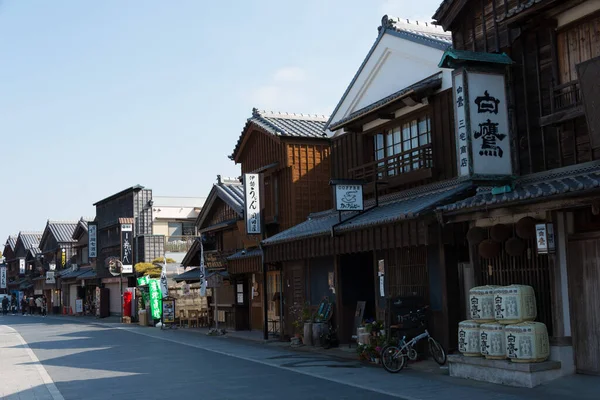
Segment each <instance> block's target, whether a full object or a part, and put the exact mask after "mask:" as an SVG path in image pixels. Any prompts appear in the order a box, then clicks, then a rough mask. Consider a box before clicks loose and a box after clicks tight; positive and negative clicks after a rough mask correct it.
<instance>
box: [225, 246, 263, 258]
mask: <svg viewBox="0 0 600 400" xmlns="http://www.w3.org/2000/svg"><path fill="white" fill-rule="evenodd" d="M260 256H262V250H261V249H258V248H256V249H252V250H241V251H238V252H237V253H234V254H232V255H230V256H229V257H227V260H243V259H245V258H250V257H260Z"/></svg>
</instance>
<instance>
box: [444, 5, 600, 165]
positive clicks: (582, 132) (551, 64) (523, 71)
mask: <svg viewBox="0 0 600 400" xmlns="http://www.w3.org/2000/svg"><path fill="white" fill-rule="evenodd" d="M565 4H566V2H562V3H560V4H559V3H557V7H559V6H560V7H562V6H564V5H565ZM517 5H519V0H471V1H469V2H468V3H467V4H466V5H465V6H464V8H463V9H462V11H461V12H460V14H459V15H458V17H457V18H456V19H455V20H454V21H453V22H452V24H451V26H450V27H449V28H450V30H451V31H452V37H453V43H454V47H455V48H457V49H461V50H470V51H477V52H505V53H507V54H508V55H509V56H510V57H511V58H512V60H513V61H514V62H515V64H514V65H513V66H512V67H511V68H510V70H509V74H508V86H509V92H508V95H509V115H510V118H511V125H512V133H513V140H514V142H513V146H514V148H515V149H516V150H517V152H518V154H517V156H516V160H517V161H518V165H517V172H519V173H520V174H528V173H533V172H539V171H545V170H549V169H553V168H558V167H562V166H567V165H572V164H576V163H581V162H584V161H589V160H592V159H597V158H598V157H599V156H600V151H598V149H593V148H592V146H591V144H590V139H589V134H588V130H587V124H585V121H584V120H582V121H583V123H580V122H581V121H579V122H578V121H574V120H570V121H567V122H565V123H557V124H554V125H546V126H542V125H543V124H542V123H541V121H540V119H541V118H542V117H544V116H548V115H550V114H552V113H553V109H552V101H553V98H554V95H555V93H556V87H557V86H558V85H559V84H561V83H566V82H568V81H571V80H573V79H575V78H576V73H575V65H576V64H577V63H579V62H580V61H583V60H584V59H586V58H585V57H587V58H590V57H591V56H592V55H593V54H595V52H600V32H599V28H600V26H599V23H598V21H597V19H586V20H582V21H577V22H575V23H573V24H570V26H566V27H564V28H561V29H557V28H556V20H555V19H553V18H544V17H541V16H536V17H535V18H533V17H526V16H523V18H521V19H520V20H518V21H515V20H514V18H513V20H512V21H509V20H507V19H505V14H506V12H507V10H510V9H512V8H513V7H515V6H517ZM508 22H511V25H508ZM599 54H600V53H599ZM567 80H568V81H567Z"/></svg>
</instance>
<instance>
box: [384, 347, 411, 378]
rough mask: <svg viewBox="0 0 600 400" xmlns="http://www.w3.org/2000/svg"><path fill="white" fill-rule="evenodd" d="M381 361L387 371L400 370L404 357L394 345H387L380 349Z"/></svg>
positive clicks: (395, 371) (403, 363)
mask: <svg viewBox="0 0 600 400" xmlns="http://www.w3.org/2000/svg"><path fill="white" fill-rule="evenodd" d="M381 363H382V364H383V368H385V370H386V371H387V372H391V373H393V374H395V373H397V372H400V371H401V370H402V368H404V365H405V364H406V357H405V355H404V354H401V353H400V349H399V348H398V347H396V346H387V347H384V348H383V350H381Z"/></svg>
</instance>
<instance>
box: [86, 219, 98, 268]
mask: <svg viewBox="0 0 600 400" xmlns="http://www.w3.org/2000/svg"><path fill="white" fill-rule="evenodd" d="M97 245H98V225H96V223H95V222H94V223H92V222H88V257H89V258H90V259H92V258H96V257H98V253H97Z"/></svg>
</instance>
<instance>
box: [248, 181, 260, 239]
mask: <svg viewBox="0 0 600 400" xmlns="http://www.w3.org/2000/svg"><path fill="white" fill-rule="evenodd" d="M259 182H260V179H259V175H258V174H244V198H245V217H246V233H247V234H249V235H259V234H260V233H261V232H262V226H261V209H260V185H259Z"/></svg>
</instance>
